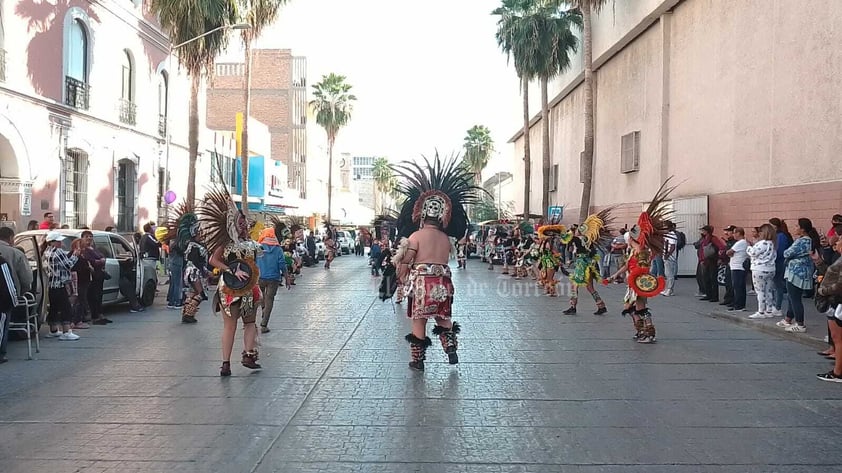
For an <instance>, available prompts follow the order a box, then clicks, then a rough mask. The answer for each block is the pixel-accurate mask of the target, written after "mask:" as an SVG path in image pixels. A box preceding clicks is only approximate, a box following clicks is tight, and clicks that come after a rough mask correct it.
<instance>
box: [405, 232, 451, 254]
mask: <svg viewBox="0 0 842 473" xmlns="http://www.w3.org/2000/svg"><path fill="white" fill-rule="evenodd" d="M409 248H410V249H413V248H414V249H415V255H414V258H412V256H413V255H412V254H411V253H413V252H412V251H409V253H410V255H409V257H410V258H412V260H413V261H412V262H413V263H433V264H447V263H448V262H449V261H450V239H449V238H448V237H447V234H446V233H444V232H443V231H441V230H440V229H438V228H436V227H435V226H432V225H428V226H425V227H424V228H422V229H420V230H418V231H416V232H415V233H413V234H412V235H410V236H409Z"/></svg>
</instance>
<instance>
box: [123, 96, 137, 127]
mask: <svg viewBox="0 0 842 473" xmlns="http://www.w3.org/2000/svg"><path fill="white" fill-rule="evenodd" d="M120 122H121V123H125V124H126V125H136V124H137V105H135V103H134V102H132V101H131V100H126V99H120Z"/></svg>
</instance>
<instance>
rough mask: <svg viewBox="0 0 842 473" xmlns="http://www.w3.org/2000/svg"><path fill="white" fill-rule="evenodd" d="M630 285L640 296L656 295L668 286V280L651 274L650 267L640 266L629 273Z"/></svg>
mask: <svg viewBox="0 0 842 473" xmlns="http://www.w3.org/2000/svg"><path fill="white" fill-rule="evenodd" d="M629 287H631V288H632V290H633V291H634V292H635V293H636V294H637V295H638V296H640V297H655V296H657V295H658V294H660V293H661V292H662V291H663V290H664V288H665V287H666V280H665V279H664V278H663V276H658V277H655V276H653V275H651V274H650V273H649V268H645V267H638V268H637V269H635V270H634V271H632V272H631V273H630V274H629Z"/></svg>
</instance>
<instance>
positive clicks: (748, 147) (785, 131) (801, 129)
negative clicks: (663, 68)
mask: <svg viewBox="0 0 842 473" xmlns="http://www.w3.org/2000/svg"><path fill="white" fill-rule="evenodd" d="M716 3H717V0H693V1H685V2H683V3H682V4H680V5H679V6H678V8H676V10H675V13H674V15H673V34H672V49H673V54H672V67H671V69H670V74H671V81H672V86H671V87H670V99H671V123H670V126H671V128H670V151H671V152H670V158H671V160H670V171H671V172H674V173H676V174H679V175H683V176H687V177H690V176H693V177H692V178H691V179H690V180H689V181H688V182H687V183H686V184H685V185H684V186H682V187H683V189H684V190H685V191H686V192H689V193H693V192H696V193H721V192H730V191H740V190H749V189H757V188H765V187H771V186H782V185H795V184H802V183H810V182H820V181H828V180H836V179H841V178H842V163H840V160H839V150H840V149H842V134H840V133H839V130H840V125H842V101H840V99H839V97H840V95H839V91H840V90H842V56H841V55H840V54H839V48H838V45H839V44H840V43H842V30H841V29H840V28H839V27H838V25H839V24H842V2H828V1H819V0H816V1H809V2H806V3H809V4H810V7H809V11H810V14H809V15H792V14H791V12H792V10H791V6H792V4H791V3H790V2H786V1H784V0H745V1H740V2H735V3H734V4H733V5H732V7H731V8H729V9H727V11H722V10H720V9H717V8H715V4H716ZM734 45H739V47H738V48H737V47H734ZM702 162H703V163H704V166H705V168H707V169H710V170H714V171H715V174H716V176H715V177H711V178H702V176H700V175H699V174H698V172H697V171H699V170H700V166H699V163H702Z"/></svg>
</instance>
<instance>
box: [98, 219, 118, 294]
mask: <svg viewBox="0 0 842 473" xmlns="http://www.w3.org/2000/svg"><path fill="white" fill-rule="evenodd" d="M94 246H95V247H96V249H97V251H99V252H100V253H102V255H103V256H105V272H106V273H108V276H110V279H106V280H105V281H103V282H102V303H103V304H106V303H113V302H116V301H117V299H118V298H119V297H120V286H119V279H120V265H119V264H118V263H117V260H116V259H114V249H113V247H112V246H111V240H110V239H109V238H108V235H94Z"/></svg>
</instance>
